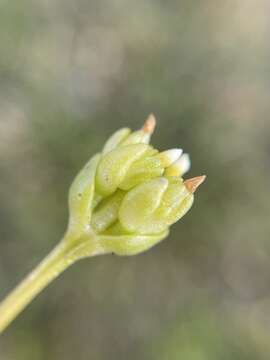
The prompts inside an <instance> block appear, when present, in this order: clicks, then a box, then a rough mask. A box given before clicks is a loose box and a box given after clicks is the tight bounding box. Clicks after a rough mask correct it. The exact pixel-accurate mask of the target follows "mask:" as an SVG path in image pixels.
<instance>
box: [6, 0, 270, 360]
mask: <svg viewBox="0 0 270 360" xmlns="http://www.w3.org/2000/svg"><path fill="white" fill-rule="evenodd" d="M268 14H269V2H268V1H267V0H258V1H256V2H254V1H252V0H237V1H232V0H229V1H226V2H223V1H210V0H206V1H203V2H198V1H190V0H180V1H177V0H171V1H166V2H165V1H164V2H163V1H154V0H150V1H142V0H138V1H136V2H133V1H123V0H112V1H91V0H88V1H86V0H77V1H71V0H65V1H63V0H37V1H33V0H32V1H31V0H13V1H8V0H3V1H1V2H0V42H1V55H0V297H3V296H4V295H5V294H6V293H7V292H8V291H9V290H10V289H11V288H12V287H13V286H14V285H15V284H16V283H17V282H18V281H19V280H20V279H21V278H22V277H23V276H24V275H25V274H26V273H27V272H28V271H30V270H31V268H32V267H33V266H35V265H36V264H37V263H38V262H39V261H40V260H41V259H42V258H43V256H44V255H45V254H46V253H47V252H48V251H49V250H50V249H51V248H52V247H53V245H54V244H55V243H56V242H58V240H59V238H60V237H61V236H62V234H63V232H64V230H65V226H66V221H67V206H66V203H67V200H66V199H67V191H68V187H69V184H70V183H71V181H72V179H73V177H74V176H75V174H76V173H77V171H78V170H79V169H80V167H81V166H82V165H83V164H84V163H85V162H86V161H87V160H88V158H89V157H90V155H92V154H94V153H95V152H96V151H98V150H99V149H100V148H101V146H102V144H103V142H104V141H105V139H106V138H107V137H108V136H109V135H110V134H111V133H112V132H113V131H114V130H116V129H118V128H120V127H122V126H129V127H132V128H133V129H136V128H138V127H140V126H141V124H142V122H143V121H144V119H145V118H146V116H147V115H148V113H150V112H154V113H155V114H156V117H157V119H158V127H157V131H156V134H155V135H154V137H153V144H154V145H155V146H157V147H158V148H159V149H166V148H169V147H175V146H180V147H183V148H184V149H185V151H187V152H189V153H190V154H191V158H192V170H191V172H190V174H189V176H190V177H191V176H195V175H200V174H204V173H205V174H207V175H208V178H207V182H206V183H205V184H204V185H203V186H202V187H201V188H200V190H199V191H198V194H196V199H195V204H194V206H193V209H192V210H191V211H190V212H189V213H188V215H186V216H185V217H184V218H183V219H182V221H181V222H180V223H178V224H177V225H176V226H174V227H173V229H172V231H171V235H170V237H169V238H168V239H167V240H166V241H164V242H163V243H162V244H160V245H158V246H157V247H155V248H154V249H152V250H151V251H149V252H147V253H145V254H143V255H140V256H137V257H131V258H118V257H113V256H106V257H100V258H94V259H91V260H85V261H81V262H80V263H78V264H77V265H75V266H74V267H73V268H71V269H70V270H68V271H67V272H66V273H65V274H64V275H63V276H61V278H59V279H58V280H56V281H55V282H54V283H53V284H52V285H50V286H49V288H48V289H47V290H46V291H45V292H44V293H43V294H42V295H40V296H39V297H38V298H37V299H36V300H35V301H34V303H33V304H32V305H31V306H30V307H29V308H27V310H26V311H24V313H23V314H21V315H20V317H19V318H18V319H17V320H16V322H14V323H13V325H12V326H11V327H10V328H9V329H8V330H7V331H6V333H5V334H4V335H3V336H2V337H1V339H0V359H1V360H2V359H3V360H28V359H35V360H45V359H46V360H47V359H50V360H56V359H57V360H58V359H65V360H69V359H70V360H71V359H72V360H73V359H78V360H88V359H97V360H103V359H130V360H132V359H146V360H148V359H155V360H157V359H160V360H165V359H166V360H167V359H169V360H174V359H184V360H217V359H221V360H222V359H224V360H225V359H231V360H252V359H261V360H264V359H269V356H270V344H269V335H268V334H269V330H270V328H269V321H268V320H269V316H270V241H269V235H270V222H269V211H270V201H269V200H270V196H269V180H270V161H269V155H270V137H269V133H270V122H269V118H268V117H269V115H268V113H269V104H270V103H269V89H270V72H269V55H270V50H269V45H268V44H269V41H268V39H269V34H270V28H269V19H268V17H269V16H268Z"/></svg>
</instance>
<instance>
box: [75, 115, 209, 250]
mask: <svg viewBox="0 0 270 360" xmlns="http://www.w3.org/2000/svg"><path fill="white" fill-rule="evenodd" d="M154 127H155V120H154V117H153V115H150V117H149V118H148V119H147V121H146V123H145V124H144V126H143V128H142V129H141V130H138V131H135V132H131V131H130V130H129V129H127V128H124V129H121V130H119V131H117V132H116V133H115V134H113V135H112V136H111V138H110V139H109V140H108V141H107V143H106V144H105V146H104V148H103V151H102V154H101V155H96V156H95V157H94V158H93V159H92V160H90V161H89V162H88V164H86V166H85V167H84V168H83V170H82V171H81V172H80V173H79V175H78V176H77V177H76V179H75V180H74V182H73V184H72V186H71V189H70V194H69V207H70V223H69V230H72V232H73V233H75V234H78V236H79V237H80V239H81V240H80V241H82V239H90V238H92V239H93V238H94V239H95V242H96V243H98V244H99V249H102V252H103V253H106V252H107V253H108V252H113V253H115V254H118V255H133V254H137V253H139V252H142V251H145V250H147V249H148V248H150V247H152V246H153V245H154V244H156V243H158V242H159V241H161V240H162V239H164V238H165V237H166V236H167V235H168V233H169V228H170V226H171V225H172V224H174V223H175V222H177V221H178V220H179V219H180V218H181V217H182V216H184V215H185V213H186V212H187V211H188V210H189V209H190V207H191V206H192V203H193V198H194V195H193V193H194V191H195V190H196V188H197V187H198V185H199V184H200V183H201V182H202V181H203V180H204V177H197V178H194V179H190V180H186V181H183V179H182V178H181V176H182V174H183V173H185V172H186V171H187V170H188V168H189V166H190V160H189V157H188V155H187V154H183V155H182V150H181V149H171V150H167V151H163V152H158V150H156V149H154V148H153V147H152V146H150V145H149V144H148V143H149V141H150V136H151V134H152V132H153V130H154ZM83 241H85V240H83ZM89 241H90V240H89ZM87 248H88V247H85V249H87ZM89 248H91V246H90V245H89ZM86 253H87V251H86Z"/></svg>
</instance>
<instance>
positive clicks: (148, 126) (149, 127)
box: [142, 114, 156, 135]
mask: <svg viewBox="0 0 270 360" xmlns="http://www.w3.org/2000/svg"><path fill="white" fill-rule="evenodd" d="M155 127H156V118H155V116H154V115H153V114H150V115H149V116H148V118H147V119H146V121H145V123H144V125H143V127H142V130H143V132H145V133H146V134H150V135H151V134H153V132H154V130H155Z"/></svg>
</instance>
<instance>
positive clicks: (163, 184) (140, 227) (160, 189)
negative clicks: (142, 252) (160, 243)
mask: <svg viewBox="0 0 270 360" xmlns="http://www.w3.org/2000/svg"><path fill="white" fill-rule="evenodd" d="M192 203H193V194H192V193H191V192H190V191H189V190H188V189H187V188H186V186H185V185H184V183H183V181H182V179H180V178H171V179H167V178H165V177H160V178H157V179H154V180H151V181H148V182H145V183H142V184H141V185H138V186H137V187H135V188H134V189H132V190H131V191H129V192H128V193H127V195H126V196H125V197H124V199H123V202H122V204H121V207H120V209H119V221H120V223H121V225H122V226H123V228H124V229H126V230H127V231H128V232H134V233H139V234H156V233H160V232H162V231H165V229H166V228H168V227H169V226H170V225H172V224H173V223H175V222H176V221H178V220H179V219H180V218H181V217H182V216H183V215H184V214H185V213H186V212H187V211H188V210H189V209H190V207H191V205H192Z"/></svg>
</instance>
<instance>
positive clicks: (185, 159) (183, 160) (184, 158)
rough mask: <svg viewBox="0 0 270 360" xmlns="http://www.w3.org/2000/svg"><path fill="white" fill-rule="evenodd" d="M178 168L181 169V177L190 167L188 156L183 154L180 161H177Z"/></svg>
mask: <svg viewBox="0 0 270 360" xmlns="http://www.w3.org/2000/svg"><path fill="white" fill-rule="evenodd" d="M177 163H178V166H179V167H180V168H181V173H182V175H183V174H185V173H186V172H188V171H189V169H190V167H191V161H190V156H189V155H188V154H183V155H182V156H181V157H180V159H179V160H178V161H177Z"/></svg>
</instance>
